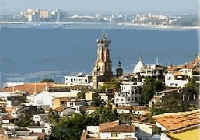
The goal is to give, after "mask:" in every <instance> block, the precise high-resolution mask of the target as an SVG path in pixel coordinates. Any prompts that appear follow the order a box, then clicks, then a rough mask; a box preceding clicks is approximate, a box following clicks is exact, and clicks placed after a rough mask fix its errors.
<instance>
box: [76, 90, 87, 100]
mask: <svg viewBox="0 0 200 140" xmlns="http://www.w3.org/2000/svg"><path fill="white" fill-rule="evenodd" d="M77 98H78V99H85V92H82V91H81V92H79V93H78V94H77Z"/></svg>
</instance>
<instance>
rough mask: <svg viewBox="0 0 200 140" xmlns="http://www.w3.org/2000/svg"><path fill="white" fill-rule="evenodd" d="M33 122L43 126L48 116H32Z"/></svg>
mask: <svg viewBox="0 0 200 140" xmlns="http://www.w3.org/2000/svg"><path fill="white" fill-rule="evenodd" d="M33 122H34V123H35V124H39V125H40V126H42V125H45V123H48V114H37V115H33Z"/></svg>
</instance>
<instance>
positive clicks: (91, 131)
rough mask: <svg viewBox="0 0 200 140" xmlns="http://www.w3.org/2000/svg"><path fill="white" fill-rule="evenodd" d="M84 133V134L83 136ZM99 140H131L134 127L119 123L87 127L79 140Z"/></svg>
mask: <svg viewBox="0 0 200 140" xmlns="http://www.w3.org/2000/svg"><path fill="white" fill-rule="evenodd" d="M84 133H85V134H84ZM91 138H92V139H93V140H100V139H118V140H125V139H133V140H137V138H136V136H135V126H133V125H127V124H119V121H115V122H108V123H104V124H100V125H99V126H88V127H87V130H86V131H83V135H82V137H81V140H89V139H91Z"/></svg>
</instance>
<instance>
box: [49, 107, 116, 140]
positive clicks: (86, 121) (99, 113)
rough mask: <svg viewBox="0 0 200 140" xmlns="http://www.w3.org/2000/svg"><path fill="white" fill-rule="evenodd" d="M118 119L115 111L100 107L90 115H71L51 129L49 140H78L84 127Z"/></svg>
mask: <svg viewBox="0 0 200 140" xmlns="http://www.w3.org/2000/svg"><path fill="white" fill-rule="evenodd" d="M117 119H118V114H117V113H116V111H112V109H111V108H106V107H100V108H99V109H97V110H96V111H95V112H94V113H92V114H91V115H88V114H73V115H72V116H71V117H64V118H62V119H60V120H59V121H58V122H57V123H55V124H54V125H53V127H52V133H51V135H50V140H80V137H81V134H82V131H83V129H86V126H89V125H91V126H94V125H99V124H100V123H104V122H110V121H114V120H117Z"/></svg>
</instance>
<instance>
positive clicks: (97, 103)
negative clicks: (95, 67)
mask: <svg viewBox="0 0 200 140" xmlns="http://www.w3.org/2000/svg"><path fill="white" fill-rule="evenodd" d="M93 96H94V99H93V100H92V104H91V105H92V106H94V107H103V106H104V105H105V104H106V103H105V102H104V101H103V100H102V99H101V97H100V96H99V94H98V93H97V92H95V93H94V95H93Z"/></svg>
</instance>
